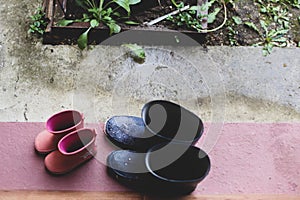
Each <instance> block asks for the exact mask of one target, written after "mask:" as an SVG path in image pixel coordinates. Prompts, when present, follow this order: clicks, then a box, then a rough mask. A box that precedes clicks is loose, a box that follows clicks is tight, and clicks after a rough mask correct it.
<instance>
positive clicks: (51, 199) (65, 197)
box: [0, 191, 300, 200]
mask: <svg viewBox="0 0 300 200" xmlns="http://www.w3.org/2000/svg"><path fill="white" fill-rule="evenodd" d="M19 199H22V200H40V199H43V200H119V199H122V200H160V199H172V200H177V199H178V200H300V195H299V196H296V195H294V196H293V195H251V194H250V195H189V196H184V197H178V198H158V197H148V196H143V195H141V194H137V193H132V192H56V191H0V200H19Z"/></svg>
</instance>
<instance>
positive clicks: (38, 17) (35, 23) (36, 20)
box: [28, 7, 47, 36]
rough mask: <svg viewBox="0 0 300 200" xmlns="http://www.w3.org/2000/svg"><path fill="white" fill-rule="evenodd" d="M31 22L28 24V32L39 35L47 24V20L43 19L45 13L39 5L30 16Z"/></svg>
mask: <svg viewBox="0 0 300 200" xmlns="http://www.w3.org/2000/svg"><path fill="white" fill-rule="evenodd" d="M30 18H31V23H30V25H29V30H28V32H29V33H33V34H37V35H39V36H41V35H43V34H44V32H45V28H46V26H47V21H46V19H45V13H44V11H43V10H42V8H41V7H39V8H37V10H36V11H35V13H34V14H33V15H32V16H30Z"/></svg>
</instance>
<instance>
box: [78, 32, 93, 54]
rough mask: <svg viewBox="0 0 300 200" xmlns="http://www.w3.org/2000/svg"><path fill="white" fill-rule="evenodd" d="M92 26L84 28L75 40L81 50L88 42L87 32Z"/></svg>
mask: <svg viewBox="0 0 300 200" xmlns="http://www.w3.org/2000/svg"><path fill="white" fill-rule="evenodd" d="M91 28H92V27H89V29H88V30H86V31H85V32H84V33H82V34H81V35H80V36H79V38H78V40H77V44H78V47H79V48H80V49H81V50H83V49H85V48H86V47H87V43H88V33H89V31H90V30H91Z"/></svg>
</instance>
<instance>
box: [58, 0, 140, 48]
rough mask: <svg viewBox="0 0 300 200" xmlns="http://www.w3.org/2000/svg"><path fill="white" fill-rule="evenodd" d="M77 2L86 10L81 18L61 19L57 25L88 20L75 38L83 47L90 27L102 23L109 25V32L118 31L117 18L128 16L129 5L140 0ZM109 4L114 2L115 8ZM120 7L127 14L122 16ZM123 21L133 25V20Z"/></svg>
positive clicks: (77, 0) (85, 0)
mask: <svg viewBox="0 0 300 200" xmlns="http://www.w3.org/2000/svg"><path fill="white" fill-rule="evenodd" d="M76 2H77V4H78V5H79V6H81V7H82V8H84V9H86V10H87V13H85V14H84V15H83V18H82V19H76V20H61V21H60V22H59V25H61V26H67V25H69V24H71V23H74V22H89V23H90V27H89V28H88V29H87V30H86V31H85V32H84V33H83V34H81V35H80V37H79V38H78V40H77V43H78V47H79V48H80V49H85V48H86V47H87V43H88V33H89V31H90V30H91V29H92V28H95V27H97V26H99V25H100V23H103V24H105V25H107V26H108V27H109V30H110V34H113V33H119V32H120V31H121V27H120V26H119V25H118V24H117V20H118V19H120V18H123V19H124V18H128V17H129V16H130V6H131V5H135V4H138V3H140V2H141V0H128V1H124V0H111V1H108V2H106V3H104V0H100V1H99V3H97V1H96V0H76ZM111 4H116V5H117V6H116V7H115V8H112V7H110V5H111ZM119 8H122V9H124V10H125V11H126V12H127V14H128V15H127V16H122V15H121V14H120V12H118V9H119ZM125 23H127V24H130V25H134V24H135V22H133V21H125Z"/></svg>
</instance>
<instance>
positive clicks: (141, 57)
mask: <svg viewBox="0 0 300 200" xmlns="http://www.w3.org/2000/svg"><path fill="white" fill-rule="evenodd" d="M122 46H123V47H126V48H128V49H129V50H130V55H131V57H132V58H133V59H134V61H136V62H138V63H143V62H145V58H146V54H145V51H144V49H143V48H142V47H141V46H139V45H137V44H123V45H122Z"/></svg>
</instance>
